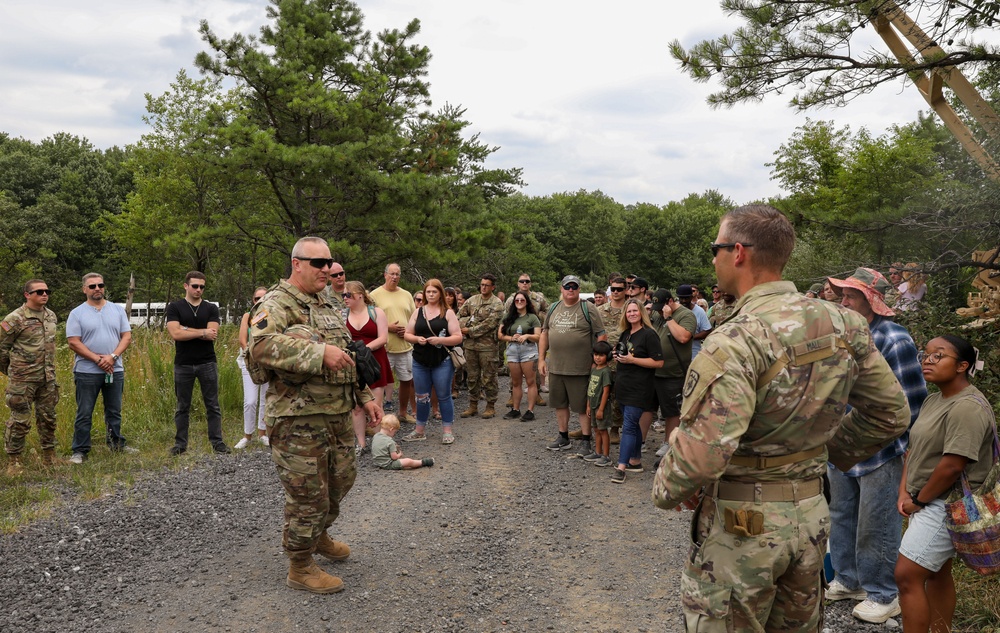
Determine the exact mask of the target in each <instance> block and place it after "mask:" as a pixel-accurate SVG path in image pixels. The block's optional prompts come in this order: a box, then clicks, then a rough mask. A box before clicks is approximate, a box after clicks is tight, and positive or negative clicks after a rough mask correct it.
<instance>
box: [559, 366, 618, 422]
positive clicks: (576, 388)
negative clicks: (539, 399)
mask: <svg viewBox="0 0 1000 633" xmlns="http://www.w3.org/2000/svg"><path fill="white" fill-rule="evenodd" d="M589 385H590V375H589V374H588V375H586V376H564V375H562V374H549V406H550V407H552V408H554V409H571V410H573V411H574V412H576V413H586V412H587V387H588V386H589ZM605 413H607V411H606V410H605Z"/></svg>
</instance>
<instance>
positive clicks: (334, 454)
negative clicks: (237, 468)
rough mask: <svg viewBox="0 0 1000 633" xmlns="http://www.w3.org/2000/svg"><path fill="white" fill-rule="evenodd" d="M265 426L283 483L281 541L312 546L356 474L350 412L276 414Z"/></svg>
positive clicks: (288, 547)
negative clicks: (283, 504)
mask: <svg viewBox="0 0 1000 633" xmlns="http://www.w3.org/2000/svg"><path fill="white" fill-rule="evenodd" d="M270 430H271V434H270V438H271V459H272V461H274V464H275V466H276V467H277V470H278V478H279V479H280V480H281V485H282V487H284V489H285V525H284V532H283V536H282V542H281V543H282V545H283V546H284V548H285V551H288V552H302V551H308V552H312V551H313V550H314V549H315V548H316V541H317V540H318V539H319V537H320V535H321V534H322V533H323V532H324V531H325V530H326V529H327V528H328V527H330V526H331V525H333V522H334V521H336V520H337V516H338V515H339V514H340V502H341V500H342V499H343V498H344V497H345V496H346V495H347V492H348V491H349V490H350V489H351V486H353V485H354V478H355V477H356V476H357V470H356V469H355V465H354V431H353V430H352V428H351V414H350V413H341V414H338V415H322V414H319V415H303V416H295V417H278V418H274V420H273V425H272V426H271V427H270Z"/></svg>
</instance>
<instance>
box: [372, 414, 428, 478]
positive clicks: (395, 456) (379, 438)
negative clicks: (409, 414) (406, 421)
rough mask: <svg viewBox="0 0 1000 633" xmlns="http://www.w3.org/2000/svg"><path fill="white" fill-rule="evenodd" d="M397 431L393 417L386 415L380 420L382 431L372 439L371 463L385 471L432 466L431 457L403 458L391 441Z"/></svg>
mask: <svg viewBox="0 0 1000 633" xmlns="http://www.w3.org/2000/svg"><path fill="white" fill-rule="evenodd" d="M398 430H399V418H397V417H396V416H394V415H386V416H384V417H383V418H382V430H381V431H379V432H378V433H376V434H375V437H373V438H372V462H374V464H375V465H376V466H378V467H379V468H383V469H385V470H410V469H413V468H420V467H422V466H433V465H434V458H433V457H425V458H423V459H410V458H408V457H403V451H401V450H399V447H398V446H396V442H394V441H393V439H392V438H393V436H395V435H396V431H398Z"/></svg>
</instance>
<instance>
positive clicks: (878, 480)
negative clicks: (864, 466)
mask: <svg viewBox="0 0 1000 633" xmlns="http://www.w3.org/2000/svg"><path fill="white" fill-rule="evenodd" d="M828 470H829V477H830V558H831V559H832V560H833V569H834V571H835V572H836V574H837V575H836V578H837V580H839V581H840V584H842V585H844V586H845V587H847V588H848V589H857V588H859V587H860V588H862V589H864V590H865V591H866V592H867V593H868V598H870V599H871V600H873V601H875V602H878V603H879V604H889V603H890V602H892V601H893V600H894V599H895V598H896V595H897V593H898V590H897V589H896V580H895V578H894V576H893V572H894V570H895V568H896V558H897V555H898V554H899V543H900V541H901V540H902V528H903V517H901V516H900V515H899V512H897V511H896V499H897V498H898V496H899V480H900V478H901V477H902V476H903V457H902V455H900V456H899V457H896V458H895V459H892V460H890V461H888V462H886V463H885V464H882V465H881V466H879V467H878V468H876V469H875V470H873V471H872V472H870V473H868V474H867V475H863V476H861V477H848V476H847V475H845V474H844V473H843V472H841V471H839V470H837V469H836V468H834V467H833V466H830V467H829V469H828Z"/></svg>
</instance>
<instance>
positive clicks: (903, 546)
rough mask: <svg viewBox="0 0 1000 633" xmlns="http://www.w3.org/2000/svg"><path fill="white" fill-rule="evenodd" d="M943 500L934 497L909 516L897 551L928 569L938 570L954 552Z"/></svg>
mask: <svg viewBox="0 0 1000 633" xmlns="http://www.w3.org/2000/svg"><path fill="white" fill-rule="evenodd" d="M945 515H946V511H945V507H944V501H943V500H941V499H935V500H934V501H931V502H930V503H929V504H927V507H926V508H921V509H920V510H918V511H917V512H914V513H913V514H911V515H910V521H909V523H908V524H907V526H906V532H904V533H903V541H902V542H901V543H900V544H899V553H900V554H902V555H903V556H905V557H907V558H908V559H910V560H912V561H913V562H914V563H916V564H918V565H920V566H921V567H923V568H924V569H926V570H928V571H933V572H937V571H940V570H941V567H943V566H944V564H945V563H947V562H948V561H949V560H950V559H951V557H952V556H954V555H955V547H954V546H953V545H952V544H951V536H950V535H949V534H948V528H947V527H945V524H944V521H945Z"/></svg>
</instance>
